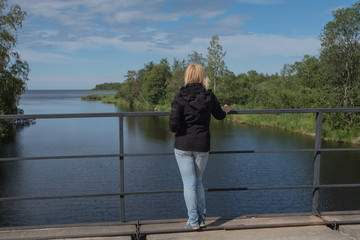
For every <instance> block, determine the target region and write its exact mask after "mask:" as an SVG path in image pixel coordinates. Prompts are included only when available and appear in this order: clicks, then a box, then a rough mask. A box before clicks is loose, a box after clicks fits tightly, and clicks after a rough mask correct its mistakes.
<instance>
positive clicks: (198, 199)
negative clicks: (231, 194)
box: [174, 149, 209, 226]
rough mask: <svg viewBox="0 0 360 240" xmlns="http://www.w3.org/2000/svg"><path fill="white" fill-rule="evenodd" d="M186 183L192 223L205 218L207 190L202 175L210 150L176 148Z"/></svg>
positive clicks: (187, 202) (181, 172)
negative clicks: (196, 150) (194, 150)
mask: <svg viewBox="0 0 360 240" xmlns="http://www.w3.org/2000/svg"><path fill="white" fill-rule="evenodd" d="M174 151H175V157H176V161H177V164H178V166H179V170H180V174H181V178H182V182H183V185H184V198H185V204H186V208H187V210H188V216H189V220H188V222H189V223H190V224H191V225H193V226H194V225H198V224H199V220H205V217H206V206H205V192H204V186H203V183H202V176H203V173H204V170H205V167H206V164H207V162H208V157H209V152H191V151H182V150H178V149H174Z"/></svg>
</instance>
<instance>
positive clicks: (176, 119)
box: [169, 99, 181, 132]
mask: <svg viewBox="0 0 360 240" xmlns="http://www.w3.org/2000/svg"><path fill="white" fill-rule="evenodd" d="M180 118H181V106H180V104H179V103H178V102H177V101H176V99H174V101H173V102H172V103H171V112H170V119H169V128H170V131H171V132H178V130H179V128H180Z"/></svg>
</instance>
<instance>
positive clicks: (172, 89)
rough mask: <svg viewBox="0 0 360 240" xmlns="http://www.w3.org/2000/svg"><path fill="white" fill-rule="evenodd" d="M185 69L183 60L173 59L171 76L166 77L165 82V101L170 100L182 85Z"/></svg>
mask: <svg viewBox="0 0 360 240" xmlns="http://www.w3.org/2000/svg"><path fill="white" fill-rule="evenodd" d="M185 70H186V63H185V60H181V61H180V60H177V59H176V58H175V59H174V62H173V65H172V67H171V72H172V74H171V75H172V77H171V78H169V79H168V82H167V84H166V94H167V97H166V98H167V101H168V102H171V101H172V100H173V98H174V96H175V95H176V94H177V92H178V91H179V89H180V88H181V87H182V86H184V74H185Z"/></svg>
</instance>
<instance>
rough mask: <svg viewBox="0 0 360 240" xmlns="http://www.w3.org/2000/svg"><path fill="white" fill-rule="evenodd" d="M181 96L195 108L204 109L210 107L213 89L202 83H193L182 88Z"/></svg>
mask: <svg viewBox="0 0 360 240" xmlns="http://www.w3.org/2000/svg"><path fill="white" fill-rule="evenodd" d="M179 97H180V98H181V99H182V100H183V101H185V102H187V103H188V104H189V105H190V106H191V107H192V108H193V109H195V110H198V111H203V110H206V109H207V108H208V107H209V103H210V102H211V91H210V90H206V89H205V88H204V87H203V86H202V84H200V83H192V84H187V85H186V86H184V87H182V88H181V89H180V92H179Z"/></svg>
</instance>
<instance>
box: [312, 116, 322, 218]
mask: <svg viewBox="0 0 360 240" xmlns="http://www.w3.org/2000/svg"><path fill="white" fill-rule="evenodd" d="M321 129H322V112H317V113H316V131H315V153H314V182H313V185H314V186H317V185H320V157H321V151H320V149H321ZM312 212H313V213H314V214H316V215H319V188H318V187H314V189H313V197H312Z"/></svg>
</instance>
